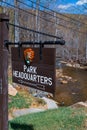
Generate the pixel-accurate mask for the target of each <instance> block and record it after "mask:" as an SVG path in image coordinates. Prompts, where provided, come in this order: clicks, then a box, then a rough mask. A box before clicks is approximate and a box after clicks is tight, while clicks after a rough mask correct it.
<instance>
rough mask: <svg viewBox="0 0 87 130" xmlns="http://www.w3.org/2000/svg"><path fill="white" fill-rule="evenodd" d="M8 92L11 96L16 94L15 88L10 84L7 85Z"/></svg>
mask: <svg viewBox="0 0 87 130" xmlns="http://www.w3.org/2000/svg"><path fill="white" fill-rule="evenodd" d="M8 94H9V95H11V96H16V94H17V90H16V89H15V88H14V87H13V86H12V85H11V84H9V85H8Z"/></svg>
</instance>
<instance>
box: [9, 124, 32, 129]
mask: <svg viewBox="0 0 87 130" xmlns="http://www.w3.org/2000/svg"><path fill="white" fill-rule="evenodd" d="M10 125H11V128H12V129H13V130H34V128H33V125H27V124H18V123H10Z"/></svg>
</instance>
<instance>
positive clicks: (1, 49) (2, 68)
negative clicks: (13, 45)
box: [0, 14, 9, 130]
mask: <svg viewBox="0 0 87 130" xmlns="http://www.w3.org/2000/svg"><path fill="white" fill-rule="evenodd" d="M8 21H9V19H8V16H6V15H5V14H0V130H8V72H7V71H8V51H7V49H6V48H5V46H4V41H5V40H8V26H7V22H8Z"/></svg>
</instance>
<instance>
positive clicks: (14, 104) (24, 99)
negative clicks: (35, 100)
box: [8, 91, 31, 110]
mask: <svg viewBox="0 0 87 130" xmlns="http://www.w3.org/2000/svg"><path fill="white" fill-rule="evenodd" d="M24 95H25V96H24ZM9 98H10V100H11V102H9V104H8V108H9V110H10V109H12V108H15V109H21V108H28V107H29V106H30V104H31V98H29V96H28V95H26V93H25V92H21V91H20V92H18V93H17V95H16V96H9Z"/></svg>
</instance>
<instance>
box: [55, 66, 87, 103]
mask: <svg viewBox="0 0 87 130" xmlns="http://www.w3.org/2000/svg"><path fill="white" fill-rule="evenodd" d="M63 75H67V76H69V77H72V80H69V81H68V82H67V83H64V84H63V83H61V82H60V81H59V79H57V82H56V92H55V100H56V101H58V102H59V103H60V105H71V104H74V103H76V102H79V101H86V100H87V70H84V69H77V68H72V67H63Z"/></svg>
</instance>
